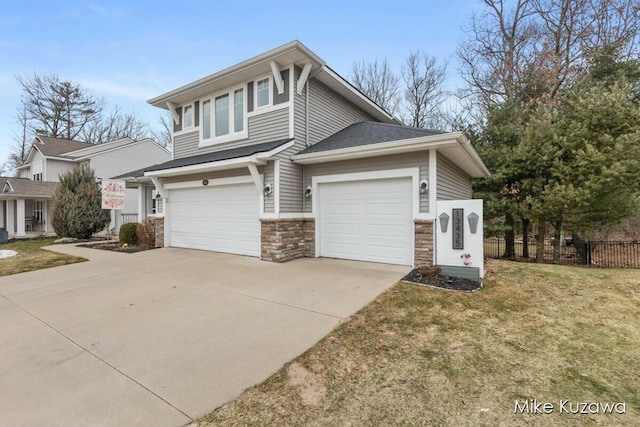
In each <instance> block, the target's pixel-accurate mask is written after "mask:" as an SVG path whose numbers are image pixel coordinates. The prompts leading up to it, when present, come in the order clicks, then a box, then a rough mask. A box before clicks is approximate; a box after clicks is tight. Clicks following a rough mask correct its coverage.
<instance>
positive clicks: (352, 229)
mask: <svg viewBox="0 0 640 427" xmlns="http://www.w3.org/2000/svg"><path fill="white" fill-rule="evenodd" d="M411 182H412V181H411V178H396V179H379V180H367V181H349V182H340V183H324V184H319V185H318V192H319V195H318V197H319V209H318V217H319V227H320V230H319V234H320V242H319V243H320V256H324V257H330V258H343V259H353V260H359V261H373V262H384V263H389V264H401V265H411V264H412V263H413V214H412V203H411V194H412V191H411V188H412V187H411Z"/></svg>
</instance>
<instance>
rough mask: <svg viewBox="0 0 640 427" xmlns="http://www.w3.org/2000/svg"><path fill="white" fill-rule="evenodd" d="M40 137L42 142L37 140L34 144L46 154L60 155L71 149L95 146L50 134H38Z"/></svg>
mask: <svg viewBox="0 0 640 427" xmlns="http://www.w3.org/2000/svg"><path fill="white" fill-rule="evenodd" d="M38 139H40V141H42V142H39V141H38V140H36V142H35V143H34V144H35V145H36V147H38V150H40V152H41V153H42V154H44V155H45V156H60V155H62V154H65V153H70V152H71V151H76V150H81V149H83V148H87V147H93V144H89V143H88V142H81V141H73V140H71V139H63V138H51V137H49V136H38Z"/></svg>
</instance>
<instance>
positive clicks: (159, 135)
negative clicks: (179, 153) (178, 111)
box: [151, 111, 173, 149]
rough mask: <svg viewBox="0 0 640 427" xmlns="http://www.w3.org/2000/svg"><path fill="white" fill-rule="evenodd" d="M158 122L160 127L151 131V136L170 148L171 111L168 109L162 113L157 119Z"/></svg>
mask: <svg viewBox="0 0 640 427" xmlns="http://www.w3.org/2000/svg"><path fill="white" fill-rule="evenodd" d="M158 124H159V125H160V128H159V129H156V130H152V131H151V138H153V140H154V141H155V142H157V143H158V144H160V145H161V146H162V147H164V148H166V149H171V147H172V145H173V139H172V137H171V135H173V119H172V118H171V113H169V112H168V111H167V112H166V113H163V114H162V115H161V116H160V119H159V120H158Z"/></svg>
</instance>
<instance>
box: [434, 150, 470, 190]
mask: <svg viewBox="0 0 640 427" xmlns="http://www.w3.org/2000/svg"><path fill="white" fill-rule="evenodd" d="M436 169H437V171H438V185H437V187H438V189H437V192H436V197H437V199H438V200H467V199H470V198H471V196H472V190H471V178H470V177H469V175H467V174H466V173H464V172H463V171H462V170H460V169H459V168H458V167H457V166H456V165H454V164H453V163H452V162H451V161H450V160H449V159H447V158H446V157H445V156H443V155H442V154H440V153H438V156H437V164H436Z"/></svg>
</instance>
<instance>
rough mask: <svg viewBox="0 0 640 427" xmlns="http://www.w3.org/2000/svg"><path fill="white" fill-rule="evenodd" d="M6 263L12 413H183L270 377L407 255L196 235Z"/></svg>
mask: <svg viewBox="0 0 640 427" xmlns="http://www.w3.org/2000/svg"><path fill="white" fill-rule="evenodd" d="M51 249H54V250H56V251H59V252H64V253H68V254H73V255H80V256H84V257H87V258H89V259H90V261H89V262H85V263H80V264H72V265H67V266H63V267H57V268H52V269H46V270H39V271H34V272H29V273H23V274H18V275H14V276H6V277H0V390H2V394H1V397H0V414H1V415H0V417H1V421H0V424H2V425H20V426H43V425H46V426H69V425H91V426H123V425H127V426H136V425H140V426H180V425H184V424H185V423H188V422H189V421H191V420H192V419H193V418H197V417H199V416H201V415H203V414H205V413H207V412H209V411H211V410H213V409H214V408H216V407H218V406H220V405H222V404H223V403H225V402H227V401H229V400H231V399H233V398H235V397H236V396H238V395H239V394H240V393H241V392H242V390H243V389H245V388H247V387H249V386H251V385H254V384H257V383H260V382H262V381H263V380H265V379H266V378H268V377H269V376H270V375H271V374H273V373H274V372H276V371H277V370H278V369H279V368H280V367H281V366H282V365H283V364H284V363H286V362H287V361H289V360H291V359H293V358H294V357H296V356H297V355H299V354H301V353H302V352H304V351H305V350H307V349H308V348H309V347H311V346H312V345H313V344H315V343H316V342H317V341H318V340H320V339H321V338H322V337H323V336H325V335H326V334H327V333H328V332H330V331H331V330H332V329H333V328H334V327H335V326H336V325H338V324H339V323H340V321H341V320H342V319H344V318H346V317H348V316H349V315H351V314H353V313H354V312H356V311H357V310H359V309H360V308H361V307H362V306H363V305H364V304H366V303H367V302H369V301H371V300H373V299H374V298H375V297H376V296H377V295H379V294H380V292H382V291H383V290H384V289H386V288H387V287H389V286H390V285H391V284H393V283H394V282H395V281H397V280H398V279H399V278H400V277H401V276H402V275H403V274H405V273H406V272H407V271H408V268H407V267H398V266H389V265H382V264H371V263H361V262H352V261H341V260H331V259H301V260H296V261H291V262H288V263H284V264H272V263H268V262H263V261H260V260H258V259H256V258H249V257H242V256H234V255H225V254H219V253H211V252H201V251H193V250H186V249H174V248H166V249H158V250H153V251H147V252H141V253H137V254H121V253H114V252H108V251H101V250H96V249H86V248H79V247H76V246H73V245H57V246H55V247H52V248H51Z"/></svg>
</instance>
